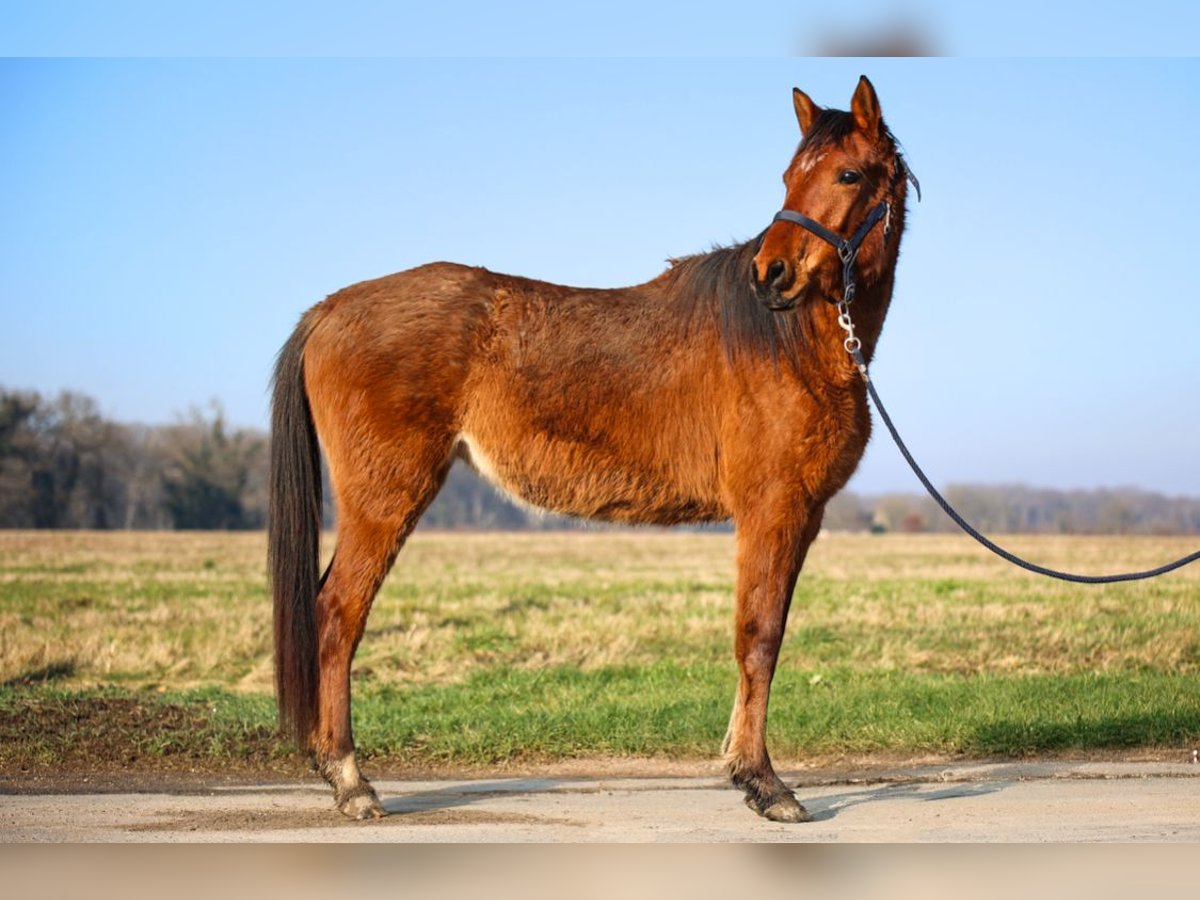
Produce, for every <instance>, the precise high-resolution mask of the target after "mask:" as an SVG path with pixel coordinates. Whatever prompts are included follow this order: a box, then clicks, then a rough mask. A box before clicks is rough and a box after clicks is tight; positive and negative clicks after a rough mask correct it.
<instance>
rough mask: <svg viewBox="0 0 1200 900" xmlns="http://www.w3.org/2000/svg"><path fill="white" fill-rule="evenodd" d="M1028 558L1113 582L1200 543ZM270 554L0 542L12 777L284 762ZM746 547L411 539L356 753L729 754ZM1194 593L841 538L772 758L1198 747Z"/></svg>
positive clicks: (469, 760)
mask: <svg viewBox="0 0 1200 900" xmlns="http://www.w3.org/2000/svg"><path fill="white" fill-rule="evenodd" d="M1012 543H1015V544H1017V545H1018V546H1017V548H1016V549H1018V550H1019V551H1020V552H1024V553H1027V554H1029V555H1031V556H1033V557H1034V558H1036V559H1039V560H1040V561H1043V562H1046V563H1047V564H1051V565H1059V566H1072V567H1075V568H1083V569H1089V570H1097V571H1101V570H1106V569H1107V570H1113V569H1116V568H1121V567H1133V566H1137V567H1142V566H1146V565H1151V564H1153V563H1155V562H1158V561H1161V560H1162V559H1166V558H1169V557H1173V556H1177V555H1179V554H1180V553H1181V552H1184V551H1186V550H1188V549H1190V547H1189V546H1188V542H1187V541H1186V540H1170V539H1112V538H1078V539H1065V538H1063V539H1059V538H1051V539H1045V538H1043V539H1038V538H1018V539H1014V540H1013V541H1012ZM263 549H264V541H263V538H262V536H261V535H253V534H251V535H122V534H30V533H6V534H0V771H4V772H7V771H15V770H16V769H17V768H20V767H25V766H28V765H38V766H52V765H54V764H55V763H70V764H74V765H87V764H89V761H90V762H93V763H94V762H96V761H97V760H100V759H107V760H108V761H109V762H113V761H118V762H119V761H121V760H133V761H141V762H144V761H146V760H154V759H159V760H163V759H168V760H170V759H175V760H188V761H198V762H201V763H203V762H208V763H212V764H218V763H221V762H222V761H229V760H243V761H245V762H247V763H249V764H251V765H257V764H263V763H269V762H273V761H277V760H279V759H281V758H283V757H284V756H285V754H286V747H285V746H284V745H282V744H281V743H280V742H279V741H278V740H277V739H276V738H275V737H274V724H273V723H274V709H273V702H272V700H271V698H270V684H271V665H270V654H271V649H270V643H269V640H270V639H269V634H270V610H269V603H268V600H267V595H266V589H265V579H264V576H263V571H262V567H263V562H262V558H263ZM327 549H328V548H327ZM732 553H733V544H732V539H731V538H730V537H729V536H728V535H718V534H662V533H658V532H638V533H632V534H631V533H625V532H621V533H585V534H557V535H555V534H549V535H540V534H522V535H487V534H485V535H438V534H420V535H418V536H417V537H415V538H414V539H413V541H412V542H411V544H410V546H409V547H408V548H406V550H405V553H404V554H403V555H402V556H401V559H400V563H399V565H398V566H397V570H396V572H395V573H394V574H393V575H392V577H391V578H390V579H389V581H388V582H387V584H386V585H385V587H384V589H383V591H382V592H381V594H380V597H379V599H378V600H377V602H376V606H375V610H374V612H373V614H372V618H371V620H370V624H369V627H368V631H367V635H366V637H365V639H364V641H363V645H362V647H361V649H360V651H359V654H358V657H357V659H356V665H355V671H354V691H355V705H354V714H355V731H356V737H357V740H358V744H359V747H360V750H361V751H363V753H364V755H366V756H368V757H371V758H373V759H374V760H375V761H376V764H383V763H391V764H392V765H394V766H397V767H427V766H439V767H446V766H449V767H453V766H488V765H496V764H507V763H521V762H547V761H549V762H553V761H555V760H563V759H571V758H580V757H593V756H608V757H652V758H673V759H677V758H695V759H708V758H712V757H715V755H716V753H717V750H718V747H719V743H720V740H721V737H722V736H723V734H724V731H725V726H726V723H727V720H728V715H729V707H730V702H731V700H732V697H733V693H734V687H735V684H736V669H735V666H734V664H733V662H732V659H731V651H730V645H731V641H732V638H731V623H732V599H731V595H732V587H733V568H732V562H731V560H732ZM1198 587H1200V572H1195V573H1193V572H1189V571H1187V570H1185V571H1183V572H1180V573H1177V574H1176V575H1173V576H1171V577H1168V578H1165V579H1160V580H1158V581H1155V582H1149V583H1139V584H1125V585H1116V586H1112V587H1107V588H1100V589H1097V588H1087V587H1077V586H1071V585H1064V584H1062V583H1058V582H1049V581H1043V580H1038V579H1034V578H1032V577H1029V576H1026V575H1024V574H1020V573H1015V572H1013V571H1012V570H1009V569H1007V568H1005V567H1004V566H1003V564H1001V563H999V562H998V561H995V560H992V559H991V558H989V557H987V556H985V555H983V554H982V553H978V552H976V551H975V550H974V549H972V548H971V547H970V546H969V545H967V544H966V543H965V541H963V540H962V539H959V538H954V537H938V536H927V537H899V536H888V537H883V538H879V537H875V538H870V537H858V536H830V537H826V538H823V539H822V540H821V541H819V542H818V544H817V545H816V546H815V547H814V550H813V552H812V554H811V557H810V563H809V568H808V570H807V571H806V573H805V575H804V576H803V577H802V579H801V583H800V586H799V588H798V590H797V595H796V598H795V602H794V604H793V611H792V616H791V622H790V625H789V634H788V639H787V641H786V643H785V646H784V650H783V653H782V654H781V657H780V665H779V670H778V673H777V676H776V681H775V688H774V691H773V694H772V705H771V720H770V743H771V747H772V753H773V755H774V756H775V758H776V759H777V760H780V761H785V760H793V761H800V760H813V759H824V758H830V757H837V756H842V755H867V754H877V753H878V754H886V755H888V756H896V755H921V756H929V755H933V756H939V755H940V756H953V755H962V754H966V755H974V756H1022V755H1028V754H1034V753H1045V752H1055V753H1062V752H1066V753H1071V752H1085V753H1086V752H1092V751H1111V750H1122V751H1137V752H1143V753H1144V752H1153V753H1175V752H1178V751H1181V750H1183V749H1185V748H1190V747H1191V746H1193V745H1194V744H1195V743H1196V742H1197V741H1200V590H1197V588H1198ZM14 767H15V768H14Z"/></svg>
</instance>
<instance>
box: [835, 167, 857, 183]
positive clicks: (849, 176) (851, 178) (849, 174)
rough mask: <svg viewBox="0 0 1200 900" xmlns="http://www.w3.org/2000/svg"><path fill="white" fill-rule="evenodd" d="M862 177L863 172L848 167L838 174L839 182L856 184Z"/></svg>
mask: <svg viewBox="0 0 1200 900" xmlns="http://www.w3.org/2000/svg"><path fill="white" fill-rule="evenodd" d="M860 178H862V173H861V172H855V171H854V170H853V169H846V170H845V171H844V172H842V174H841V175H839V176H838V184H854V183H855V182H856V181H858V180H859V179H860Z"/></svg>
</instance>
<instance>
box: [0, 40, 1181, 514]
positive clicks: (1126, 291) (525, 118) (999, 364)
mask: <svg viewBox="0 0 1200 900" xmlns="http://www.w3.org/2000/svg"><path fill="white" fill-rule="evenodd" d="M26 39H28V34H27V35H26ZM0 49H4V48H3V47H2V46H0ZM18 49H19V48H18ZM115 52H121V51H115ZM180 52H185V51H180ZM860 73H866V74H868V75H869V76H870V77H871V78H872V80H873V81H874V83H875V85H876V88H877V90H878V92H879V96H880V99H881V103H882V106H883V110H884V115H885V117H886V118H887V120H888V122H889V124H890V126H891V127H892V130H893V131H894V132H895V133H896V135H897V136H898V137H899V138H900V140H901V141H902V143H903V144H904V146H905V148H906V150H907V154H908V157H909V160H910V162H911V164H912V166H913V168H914V170H915V171H916V172H917V174H918V175H919V176H920V179H921V184H922V188H923V191H924V198H925V199H924V202H923V203H922V204H920V205H919V206H914V208H913V209H912V210H911V213H910V218H909V228H908V232H907V235H906V237H905V246H904V252H903V255H902V258H901V262H900V269H899V276H898V280H897V292H896V298H895V303H894V305H893V308H892V313H891V315H890V317H889V321H888V325H887V328H886V329H885V332H884V337H883V340H882V342H881V345H880V350H879V355H878V357H877V362H876V365H875V367H874V374H875V378H876V380H877V383H878V386H879V389H880V391H881V392H882V394H883V397H884V399H885V401H886V402H888V405H889V408H890V411H891V412H892V414H893V416H894V417H895V418H896V419H897V420H898V423H899V424H900V426H901V428H902V430H903V431H904V432H905V434H906V436H907V437H908V438H909V440H910V442H911V445H912V448H913V450H914V451H915V452H916V454H917V456H918V458H920V459H921V460H922V462H923V463H924V465H925V466H926V468H927V470H928V471H929V472H930V474H931V475H932V476H933V478H934V480H935V481H937V482H938V483H942V484H945V483H948V482H962V481H973V482H989V483H997V482H1012V481H1022V482H1026V483H1030V484H1034V485H1042V486H1055V487H1095V486H1117V485H1136V486H1141V487H1146V488H1150V489H1155V490H1160V491H1164V492H1167V493H1171V494H1190V495H1200V468H1198V467H1197V466H1196V459H1197V457H1198V456H1200V417H1198V416H1197V415H1196V410H1197V396H1198V394H1200V347H1198V346H1197V345H1198V341H1197V335H1198V334H1200V285H1198V284H1197V281H1198V280H1200V278H1198V277H1197V276H1196V275H1195V273H1194V272H1193V265H1192V263H1193V261H1194V260H1195V259H1196V255H1197V254H1196V249H1195V248H1196V245H1197V235H1198V229H1197V223H1196V210H1197V209H1198V208H1200V172H1198V170H1197V167H1196V165H1195V154H1196V149H1195V148H1196V147H1197V146H1200V133H1198V132H1200V125H1198V124H1197V123H1200V63H1198V62H1197V61H1195V60H1191V59H1184V60H1171V59H1167V60H1158V59H1145V58H1142V59H1052V60H1044V59H1016V58H1009V59H908V60H882V59H811V58H799V57H792V58H768V57H764V58H734V59H722V58H657V59H612V58H596V59H517V58H509V59H478V58H476V59H378V60H361V61H360V60H344V59H323V60H315V59H249V60H241V59H194V60H189V59H115V60H105V59H95V60H77V59H42V60H39V59H27V60H0V107H2V108H3V109H4V110H5V113H4V115H3V116H2V117H0V195H2V196H3V197H4V202H3V206H2V207H0V209H2V210H3V211H2V212H0V307H2V309H3V317H4V318H3V321H4V326H5V327H4V328H3V329H0V384H3V385H5V386H8V387H22V388H35V389H38V390H41V391H43V392H46V393H52V392H55V391H57V390H59V389H61V388H73V389H78V390H82V391H85V392H87V393H89V394H92V395H93V396H95V397H96V398H97V399H98V400H99V401H100V403H101V406H102V408H103V409H104V411H105V412H106V413H108V414H110V415H112V416H113V417H116V418H118V419H122V420H129V421H134V420H137V421H145V422H166V421H171V420H173V418H175V417H176V416H177V415H180V414H183V413H186V411H187V410H188V408H189V407H191V406H193V405H202V404H205V403H207V402H208V401H209V400H210V399H212V398H219V399H220V400H221V401H222V402H223V403H224V404H225V406H226V409H227V410H228V412H229V415H230V417H231V419H232V420H233V421H234V422H236V423H239V424H246V425H254V426H262V425H264V424H265V420H266V406H267V395H266V383H267V379H268V376H269V373H270V367H271V362H272V358H273V356H274V353H275V352H276V350H277V348H278V346H279V345H280V344H281V343H282V341H283V340H284V339H285V338H286V336H287V334H288V333H289V331H290V329H291V328H292V326H293V324H294V323H295V321H296V319H297V318H298V316H299V315H300V313H301V312H302V311H303V310H304V309H305V308H307V307H308V306H310V305H311V304H312V303H314V302H316V301H318V300H320V299H321V298H322V297H323V296H325V295H326V294H328V293H330V292H332V291H334V290H337V289H338V288H340V287H342V286H344V285H346V284H349V283H351V282H354V281H359V280H362V279H365V278H370V277H374V276H378V275H383V274H386V273H389V272H394V271H398V270H401V269H404V268H408V267H410V266H414V265H418V264H420V263H423V262H427V261H430V260H434V259H451V260H456V261H460V262H466V263H472V264H478V265H485V266H488V267H489V268H493V269H496V270H499V271H507V272H514V273H519V274H524V275H530V276H534V277H539V278H545V279H548V280H554V281H562V282H566V283H573V284H586V285H595V286H615V285H622V284H629V283H634V282H638V281H643V280H646V279H648V278H651V277H653V276H654V275H655V274H657V273H658V272H659V271H661V269H662V268H663V266H664V263H665V260H666V259H667V258H668V257H670V256H675V255H681V254H686V253H690V252H695V251H698V250H703V249H705V248H707V247H709V246H711V245H712V244H714V243H728V242H730V241H733V240H741V239H745V238H748V237H751V236H753V235H754V234H756V233H757V232H758V231H759V230H760V229H761V228H762V227H764V225H765V224H766V223H767V222H768V221H769V220H770V217H771V215H772V214H773V213H774V211H775V209H776V208H777V207H778V205H779V203H780V201H781V199H782V186H781V183H780V174H781V172H782V170H783V168H784V166H785V165H786V163H787V161H788V159H789V158H790V155H791V153H792V151H793V150H794V147H795V143H796V140H797V137H798V135H797V131H796V124H795V119H794V117H793V114H792V111H791V99H790V91H791V88H792V86H793V85H797V86H800V87H802V88H803V89H804V90H806V91H808V92H809V93H810V94H811V95H812V96H813V98H814V99H815V100H817V102H819V103H821V104H824V105H832V106H838V107H841V108H845V107H846V105H847V103H848V101H849V98H850V95H851V93H852V91H853V88H854V84H855V81H856V79H857V78H858V75H859V74H860ZM854 487H856V488H857V489H859V490H863V491H878V490H892V489H904V490H907V489H915V482H914V481H913V480H912V478H911V476H909V475H907V474H906V470H905V469H904V468H903V462H902V461H901V460H900V459H899V457H898V455H897V454H896V453H895V451H894V450H893V449H892V447H891V446H890V443H888V442H887V439H886V436H885V435H884V434H883V433H882V431H881V430H880V431H879V433H878V434H877V436H876V439H875V440H874V441H873V443H872V447H871V449H870V450H869V452H868V457H867V459H866V460H865V461H864V464H863V467H862V469H861V470H860V474H859V475H858V476H857V477H856V480H855V483H854Z"/></svg>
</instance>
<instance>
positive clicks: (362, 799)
mask: <svg viewBox="0 0 1200 900" xmlns="http://www.w3.org/2000/svg"><path fill="white" fill-rule="evenodd" d="M338 809H339V810H341V813H342V815H344V816H345V817H346V818H348V819H356V820H359V821H362V820H364V819H382V818H383V817H384V816H386V815H387V812H386V811H385V810H384V808H383V806H381V805H380V803H379V798H378V797H376V796H375V794H374V792H371V793H365V794H356V795H355V796H353V797H348V798H347V799H345V800H343V801H342V802H341V803H340V804H339V805H338Z"/></svg>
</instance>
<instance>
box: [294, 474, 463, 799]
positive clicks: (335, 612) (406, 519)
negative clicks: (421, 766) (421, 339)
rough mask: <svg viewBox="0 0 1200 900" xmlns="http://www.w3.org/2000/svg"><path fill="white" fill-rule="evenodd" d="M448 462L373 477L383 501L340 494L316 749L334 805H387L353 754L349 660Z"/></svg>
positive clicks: (325, 612) (324, 619) (323, 630)
mask: <svg viewBox="0 0 1200 900" xmlns="http://www.w3.org/2000/svg"><path fill="white" fill-rule="evenodd" d="M447 457H448V451H447ZM448 467H449V463H448V462H446V463H445V464H443V466H442V468H441V469H440V470H437V471H436V472H429V473H425V474H424V475H423V476H422V477H414V478H412V479H406V483H405V484H403V485H396V486H395V488H394V490H393V491H391V492H384V491H382V490H381V489H380V486H379V484H378V483H376V484H375V487H374V490H373V491H372V493H373V494H374V496H375V497H377V498H379V497H386V498H387V499H386V504H385V503H383V502H381V501H380V500H378V499H376V500H375V501H374V502H373V503H371V504H366V503H353V502H352V500H353V496H354V495H353V492H349V493H348V494H346V495H342V496H344V497H345V499H344V500H343V501H342V503H341V509H340V511H339V522H338V534H337V547H336V549H335V552H334V557H333V562H332V563H331V564H330V567H329V571H328V572H327V573H326V577H325V581H324V584H323V585H322V587H321V591H320V594H319V595H318V596H317V633H318V653H319V676H318V684H319V687H318V707H317V726H316V729H315V732H314V735H313V741H312V750H313V762H314V764H315V765H316V768H317V770H318V771H319V772H320V773H321V775H322V776H323V777H324V778H325V780H326V781H328V782H329V784H330V786H331V787H332V788H333V793H334V802H335V804H336V805H337V808H338V809H339V810H340V811H341V812H342V813H343V814H344V815H346V816H349V817H350V818H352V819H369V818H379V817H382V816H383V815H385V814H386V813H385V811H384V809H383V806H382V804H380V802H379V797H378V796H377V795H376V793H375V789H374V788H373V787H372V786H371V784H370V782H369V781H367V779H366V778H365V777H364V776H363V774H362V772H361V770H360V769H359V767H358V760H357V758H356V756H355V750H354V737H353V732H352V728H351V721H350V665H351V662H352V660H353V658H354V653H355V650H356V649H357V648H358V644H359V641H360V640H361V639H362V635H363V631H364V629H365V628H366V623H367V615H368V613H369V612H370V610H371V605H372V603H373V601H374V599H375V595H376V594H377V593H378V591H379V588H380V585H382V583H383V579H384V577H385V576H386V575H387V573H388V571H389V569H391V567H392V563H393V562H394V561H395V558H396V555H397V554H398V553H399V552H400V549H401V547H402V546H403V545H404V542H405V540H407V538H408V536H409V534H410V533H411V532H412V529H413V528H414V527H415V526H416V523H417V520H418V519H419V518H420V515H421V513H422V512H424V511H425V509H426V507H427V506H428V505H429V503H430V502H431V501H432V500H433V498H434V496H435V495H436V494H437V491H438V489H439V488H440V487H441V484H442V482H443V481H444V480H445V474H446V469H447V468H448ZM348 501H349V502H348ZM382 510H386V514H385V513H383V512H382Z"/></svg>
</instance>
